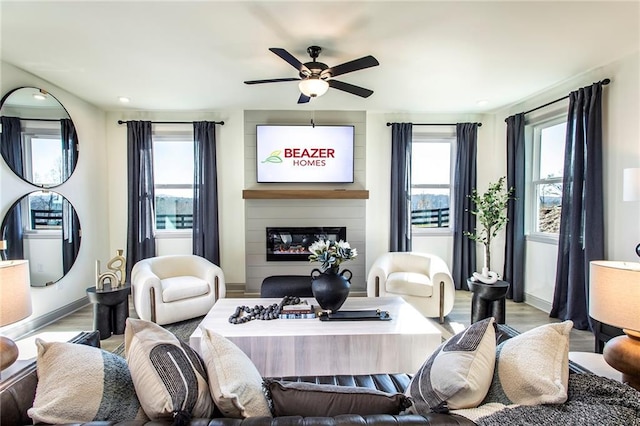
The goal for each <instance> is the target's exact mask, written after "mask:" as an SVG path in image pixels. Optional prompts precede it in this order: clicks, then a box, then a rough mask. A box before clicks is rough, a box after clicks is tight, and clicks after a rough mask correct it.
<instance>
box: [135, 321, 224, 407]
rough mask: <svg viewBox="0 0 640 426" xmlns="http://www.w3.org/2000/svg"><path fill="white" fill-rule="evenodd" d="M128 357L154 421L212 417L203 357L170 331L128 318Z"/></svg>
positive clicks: (136, 385) (141, 401) (137, 388)
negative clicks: (173, 418) (174, 418)
mask: <svg viewBox="0 0 640 426" xmlns="http://www.w3.org/2000/svg"><path fill="white" fill-rule="evenodd" d="M124 348H125V349H124V350H125V356H126V358H127V363H128V364H129V369H130V370H131V377H132V378H133V384H134V386H135V388H136V391H137V393H138V398H139V399H140V403H141V404H142V407H143V408H144V411H145V413H147V416H149V418H150V419H152V420H158V419H167V418H172V417H181V418H185V419H187V418H189V417H191V416H193V417H204V418H209V417H211V415H212V414H213V412H214V409H215V406H214V404H213V401H212V399H211V394H210V392H209V384H208V383H207V373H206V369H205V367H204V364H203V363H202V360H201V359H200V356H199V355H198V354H197V353H196V352H195V351H194V350H193V349H192V348H190V347H189V346H188V345H187V344H186V343H184V342H181V341H180V340H179V339H178V338H177V337H176V336H174V335H173V333H171V332H170V331H168V330H166V329H164V328H162V327H160V326H159V325H157V324H154V323H152V322H150V321H144V320H139V319H135V318H127V326H126V328H125V340H124Z"/></svg>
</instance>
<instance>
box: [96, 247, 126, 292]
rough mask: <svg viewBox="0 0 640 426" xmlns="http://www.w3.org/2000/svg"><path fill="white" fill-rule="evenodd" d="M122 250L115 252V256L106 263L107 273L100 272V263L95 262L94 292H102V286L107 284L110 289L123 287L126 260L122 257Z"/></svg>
mask: <svg viewBox="0 0 640 426" xmlns="http://www.w3.org/2000/svg"><path fill="white" fill-rule="evenodd" d="M123 253H124V250H122V249H118V250H116V255H115V257H114V258H113V259H111V260H110V261H109V262H108V263H107V268H108V269H109V270H108V271H105V272H100V261H99V260H96V290H104V284H105V283H106V282H108V283H109V285H110V286H111V289H116V288H118V287H124V283H125V279H126V269H125V267H126V260H125V258H124V256H123V255H122V254H123Z"/></svg>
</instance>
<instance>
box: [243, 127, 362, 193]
mask: <svg viewBox="0 0 640 426" xmlns="http://www.w3.org/2000/svg"><path fill="white" fill-rule="evenodd" d="M353 152H354V126H319V125H315V126H310V125H291V126H289V125H270V124H258V125H257V126H256V153H257V157H256V159H257V165H256V178H257V181H258V182H259V183H283V182H290V183H309V182H318V183H352V182H353V164H354V163H353V161H354V160H353Z"/></svg>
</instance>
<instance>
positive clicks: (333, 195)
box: [242, 189, 369, 200]
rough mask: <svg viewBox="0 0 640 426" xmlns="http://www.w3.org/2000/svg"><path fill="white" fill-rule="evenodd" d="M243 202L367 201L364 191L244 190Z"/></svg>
mask: <svg viewBox="0 0 640 426" xmlns="http://www.w3.org/2000/svg"><path fill="white" fill-rule="evenodd" d="M242 198H244V199H245V200H277V199H282V200H286V199H324V200H329V199H339V200H347V199H352V200H367V199H369V191H367V190H366V189H244V190H243V191H242Z"/></svg>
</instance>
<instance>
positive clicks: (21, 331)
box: [2, 296, 90, 340]
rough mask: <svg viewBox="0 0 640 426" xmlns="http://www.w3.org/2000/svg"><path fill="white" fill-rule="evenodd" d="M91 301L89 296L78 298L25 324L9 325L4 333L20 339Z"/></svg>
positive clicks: (11, 337)
mask: <svg viewBox="0 0 640 426" xmlns="http://www.w3.org/2000/svg"><path fill="white" fill-rule="evenodd" d="M89 303H90V302H89V298H88V297H86V296H85V297H83V298H81V299H78V300H76V301H75V302H72V303H69V304H68V305H65V306H63V307H61V308H58V309H56V310H55V311H51V312H48V313H46V314H44V315H42V316H40V317H38V318H35V319H33V320H30V321H28V322H25V323H23V324H18V325H16V326H14V327H7V328H6V330H4V329H3V330H2V334H3V335H4V336H6V337H9V338H10V339H14V340H15V339H18V338H20V337H22V336H25V335H27V334H29V333H31V332H32V331H35V330H37V329H39V328H42V327H44V326H45V325H48V324H51V323H52V322H55V321H58V320H59V319H61V318H63V317H66V316H67V315H69V314H72V313H73V312H75V311H77V310H78V309H81V308H84V307H85V306H87V305H88V304H89Z"/></svg>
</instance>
